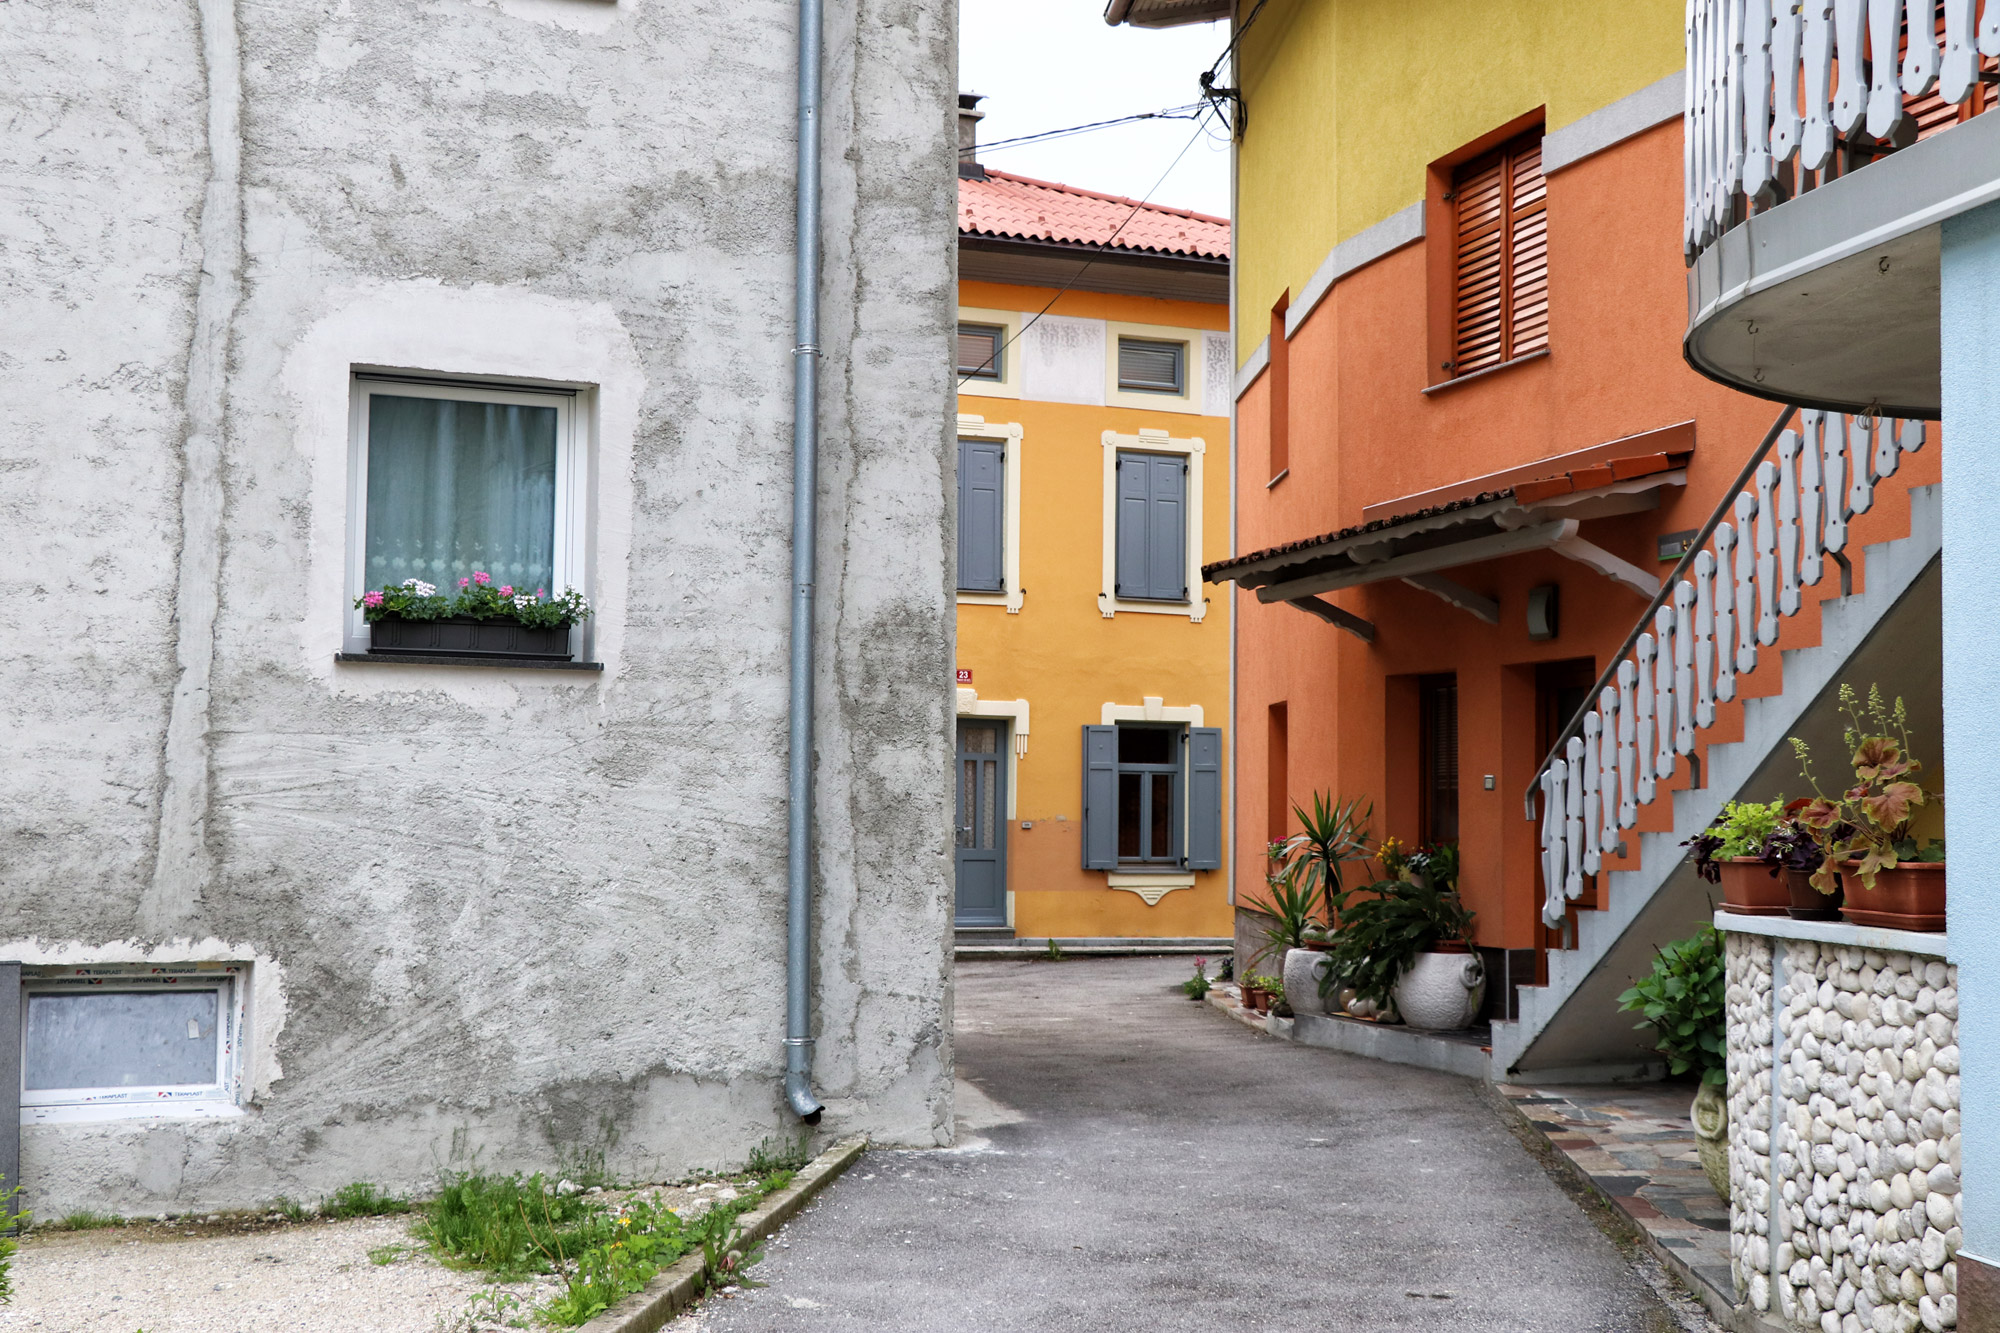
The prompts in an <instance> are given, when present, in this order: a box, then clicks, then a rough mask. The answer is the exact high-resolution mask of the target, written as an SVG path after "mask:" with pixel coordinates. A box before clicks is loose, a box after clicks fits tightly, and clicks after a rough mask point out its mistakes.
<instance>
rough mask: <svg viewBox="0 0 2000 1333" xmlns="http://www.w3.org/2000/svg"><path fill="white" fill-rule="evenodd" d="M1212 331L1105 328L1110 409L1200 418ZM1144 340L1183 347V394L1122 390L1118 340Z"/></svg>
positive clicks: (1135, 326) (1141, 326) (1133, 326)
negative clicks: (1209, 339)
mask: <svg viewBox="0 0 2000 1333" xmlns="http://www.w3.org/2000/svg"><path fill="white" fill-rule="evenodd" d="M1209 332H1211V330H1208V329H1188V328H1175V327H1173V326H1171V325H1166V324H1121V323H1118V322H1117V321H1115V320H1107V321H1106V322H1105V325H1104V351H1105V356H1104V404H1105V406H1106V407H1136V408H1138V409H1140V410H1141V411H1144V412H1186V413H1189V414H1190V415H1193V416H1200V415H1201V414H1202V408H1203V407H1204V405H1205V404H1204V401H1203V392H1202V391H1203V388H1204V378H1205V376H1206V373H1207V361H1208V357H1207V355H1206V353H1205V348H1206V345H1207V344H1206V342H1205V339H1206V337H1207V335H1208V334H1209ZM1120 338H1140V339H1143V340H1145V341H1146V342H1164V343H1180V344H1181V347H1182V355H1181V369H1182V375H1183V383H1182V385H1181V389H1182V392H1180V393H1156V392H1147V391H1145V390H1142V389H1121V388H1119V387H1118V340H1119V339H1120Z"/></svg>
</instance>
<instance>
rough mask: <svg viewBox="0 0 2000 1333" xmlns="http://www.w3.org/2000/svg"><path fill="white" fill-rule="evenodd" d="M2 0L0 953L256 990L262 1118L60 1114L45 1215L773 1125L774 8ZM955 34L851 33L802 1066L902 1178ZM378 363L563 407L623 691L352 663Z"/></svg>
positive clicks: (905, 17) (40, 1185)
mask: <svg viewBox="0 0 2000 1333" xmlns="http://www.w3.org/2000/svg"><path fill="white" fill-rule="evenodd" d="M11 8H12V9H18V10H19V11H20V13H19V14H18V15H12V14H11V11H10V17H16V18H18V19H19V20H22V21H21V22H20V23H18V24H17V26H15V27H13V28H12V29H11V30H9V31H7V32H4V33H0V61H4V63H5V65H6V67H7V68H9V69H10V70H13V71H16V76H17V77H16V85H17V86H16V89H15V91H14V92H13V93H11V94H9V95H8V101H9V102H10V103H13V104H14V107H13V110H14V114H15V117H16V119H15V122H14V131H13V132H12V133H10V134H9V135H7V136H5V139H4V142H0V172H4V173H5V175H6V177H7V178H8V180H9V181H10V182H20V183H21V184H22V186H23V188H22V189H21V190H20V191H19V193H18V195H17V196H16V197H17V198H18V199H19V201H20V202H19V203H18V204H17V205H15V206H13V207H11V208H10V209H9V215H8V217H7V220H6V223H5V231H4V233H0V242H4V244H5V247H6V250H5V257H6V264H7V267H8V270H9V272H10V275H11V278H10V282H9V284H8V286H7V288H6V289H4V295H0V301H4V303H5V307H6V310H7V318H6V319H4V320H0V329H4V332H0V382H4V385H5V387H6V390H7V392H6V394H5V395H4V405H3V406H0V414H4V432H0V434H3V435H4V443H0V506H4V509H0V512H4V513H5V514H7V515H8V520H9V521H8V522H7V524H6V525H5V528H4V530H0V543H4V548H5V551H6V558H5V560H4V570H5V572H4V574H0V578H5V579H6V580H7V581H8V583H9V585H10V587H11V589H12V590H13V591H14V592H15V594H16V598H17V605H19V606H21V607H22V609H23V610H24V611H26V612H27V614H24V615H20V616H18V617H17V618H16V619H14V620H13V621H12V622H11V624H10V626H9V628H7V629H5V630H0V717H4V721H5V725H6V726H7V728H8V734H9V744H8V749H9V753H10V762H9V763H8V764H7V765H5V771H4V773H0V784H4V786H0V791H4V793H5V806H4V810H0V886H4V902H0V957H18V958H21V959H22V960H23V961H24V962H28V963H41V964H47V963H51V962H64V961H82V960H103V961H145V960H147V959H157V958H161V957H166V956H169V955H171V956H175V957H208V958H217V959H221V958H229V959H237V960H249V961H253V963H254V965H255V969H256V973H257V976H256V995H257V1005H258V1008H259V1012H258V1013H257V1014H255V1015H254V1021H253V1031H254V1032H255V1034H256V1036H255V1038H254V1039H253V1045H255V1047H256V1048H255V1049H253V1050H252V1051H251V1060H252V1063H253V1066H255V1077H254V1078H253V1080H252V1081H253V1083H254V1085H255V1087H256V1094H257V1095H256V1099H255V1102H254V1104H253V1105H252V1106H251V1107H250V1110H249V1114H247V1115H245V1116H243V1117H241V1118H237V1119H229V1120H206V1121H164V1122H113V1123H107V1124H99V1125H89V1126H77V1125H40V1126H34V1127H31V1128H30V1129H29V1130H28V1131H27V1132H26V1134H25V1141H24V1154H25V1162H24V1169H23V1170H24V1177H25V1180H26V1183H27V1185H28V1186H29V1188H30V1191H31V1193H32V1195H33V1197H34V1202H35V1206H36V1207H37V1209H38V1210H40V1211H42V1212H44V1213H45V1214H46V1213H47V1212H48V1211H50V1210H51V1209H54V1210H57V1211H60V1210H62V1209H63V1208H66V1207H72V1206H78V1207H80V1206H92V1207H111V1208H115V1209H118V1210H121V1211H128V1212H143V1211H152V1210H159V1209H180V1208H187V1207H204V1208H206V1207H221V1206H231V1205H251V1204H255V1203H259V1202H262V1201H264V1200H268V1199H269V1198H271V1197H272V1196H274V1195H276V1194H280V1193H285V1194H292V1195H295V1196H305V1197H310V1196H312V1195H313V1194H315V1193H317V1192H321V1191H325V1190H329V1189H331V1188H333V1187H335V1186H337V1185H339V1184H341V1183H344V1182H345V1181H348V1180H352V1179H357V1178H367V1179H371V1180H377V1181H381V1182H383V1183H386V1184H391V1185H395V1186H398V1187H414V1186H419V1185H421V1184H422V1183H423V1182H424V1181H425V1180H426V1179H428V1178H430V1177H431V1176H433V1175H434V1174H435V1172H436V1171H437V1170H438V1168H439V1167H440V1166H443V1165H450V1164H453V1163H463V1162H469V1161H472V1160H475V1159H476V1160H478V1161H479V1162H481V1163H482V1164H484V1165H487V1166H493V1167H499V1168H502V1169H506V1168H512V1167H526V1168H533V1167H537V1166H546V1165H551V1164H554V1163H556V1162H557V1161H559V1160H563V1159H566V1158H574V1157H576V1156H578V1155H580V1154H583V1153H586V1152H602V1153H604V1154H605V1155H606V1157H607V1159H608V1161H609V1163H610V1165H611V1167H612V1168H613V1170H614V1171H615V1172H618V1173H620V1174H623V1175H628V1176H660V1175H666V1174H671V1173H674V1172H677V1171H680V1170H683V1169H685V1168H687V1167H690V1166H707V1165H716V1164H720V1163H723V1162H727V1161H730V1160H734V1159H740V1158H741V1157H742V1156H743V1154H744V1153H745V1152H746V1151H747V1150H748V1149H749V1148H750V1147H752V1146H753V1145H755V1144H756V1143H757V1142H758V1141H759V1140H760V1139H762V1138H763V1137H765V1136H766V1135H769V1134H773V1133H779V1132H785V1131H786V1130H788V1128H789V1122H788V1117H787V1115H786V1113H785V1112H784V1111H783V1109H782V1107H781V1105H780V1099H779V1095H778V1079H779V1075H780V1071H781V1066H782V1059H781V1047H780V1039H781V1037H782V1035H783V1034H782V995H783V985H784V961H783V948H782V943H783V928H784V891H783V880H784V854H783V850H784V838H783V833H784V819H785V810H784V799H783V798H784V753H785V723H786V717H785V672H784V667H785V650H786V643H787V615H788V609H789V600H788V598H789V530H790V499H791V495H790V492H791V481H790V476H791V474H790V467H791V459H790V403H791V392H790V368H791V357H790V342H791V337H790V318H791V315H790V311H791V298H792V278H791V260H792V257H791V249H790V246H791V238H792V230H793V226H792V207H793V195H792V175H793V170H792V152H793V148H792V144H793V137H792V136H793V129H792V126H793V104H792V103H793V99H792V50H793V48H792V42H793V23H794V21H795V9H794V7H793V6H791V5H788V4H781V3H729V4H723V3H719V2H717V0H700V2H699V3H696V2H694V0H683V2H680V3H663V2H662V0H497V2H496V3H485V4H481V3H471V2H468V0H444V3H439V4H435V5H431V6H428V7H421V8H412V7H410V6H407V5H400V4H388V3H383V2H382V0H340V3H337V4H333V5H329V6H324V7H319V8H316V9H300V8H298V7H297V6H293V5H284V4H276V3H258V2H256V0H239V3H237V4H235V5H234V7H233V9H232V7H231V6H230V5H229V4H228V3H226V0H198V2H190V3H181V4H171V3H165V2H164V0H131V3H121V4H118V5H111V4H108V3H96V4H92V3H84V4H80V5H70V4H65V5H61V6H56V5H54V4H49V3H44V2H43V0H29V2H28V3H24V4H21V5H17V6H14V7H11ZM954 29H955V13H954V10H953V7H952V6H951V5H950V4H949V3H948V2H947V0H937V2H931V3H896V2H893V0H849V2H847V3H834V4H833V5H831V7H830V14H829V25H828V34H827V36H828V59H827V63H826V85H827V88H826V91H827V107H826V120H825V134H826V141H825V155H824V161H825V172H826V181H827V189H826V207H827V213H826V229H827V243H826V247H825V256H826V263H827V272H826V280H825V286H824V289H823V297H824V300H825V302H826V306H825V311H826V319H825V327H824V330H823V335H822V339H821V342H822V346H823V348H824V351H825V358H824V361H823V363H822V365H823V385H824V390H823V392H824V405H823V412H822V429H823V443H824V450H825V454H824V459H823V468H822V488H821V499H822V505H823V510H822V527H821V537H820V547H819V598H820V612H821V614H820V636H819V641H820V652H819V665H818V678H817V679H818V689H819V707H818V710H817V727H818V735H817V749H818V784H817V785H818V792H819V809H818V822H817V828H816V848H817V860H816V865H815V870H816V876H817V882H818V885H819V894H820V897H819V910H818V916H817V930H818V938H817V948H816V955H815V958H816V968H815V977H814V982H815V996H816V1006H817V1010H816V1015H817V1016H816V1029H817V1036H818V1040H819V1046H818V1070H819V1072H818V1086H819V1089H820V1092H821V1095H822V1097H823V1098H824V1099H825V1100H826V1101H827V1103H828V1108H829V1109H828V1114H827V1117H826V1121H825V1124H824V1125H823V1127H822V1128H823V1130H824V1131H826V1132H831V1133H851V1132H866V1133H869V1134H871V1135H873V1136H874V1137H875V1138H876V1139H877V1140H878V1141H883V1142H889V1143H905V1144H930V1143H935V1142H943V1141H946V1140H947V1139H948V1136H949V1129H950V1114H949V1098H950V1086H951V1043H950V1012H949V1000H948V986H947V979H948V969H949V967H950V963H949V956H948V949H947V946H946V940H947V935H948V930H949V924H948V919H949V883H950V878H949V869H950V861H949V857H948V854H947V839H948V833H949V825H950V810H949V788H948V785H947V781H948V769H949V739H948V738H949V728H948V726H947V720H948V717H949V707H950V703H949V690H950V685H949V683H948V682H949V679H950V672H949V668H950V666H951V664H952V651H951V646H952V642H953V618H952V597H951V589H950V584H949V578H950V568H949V559H948V555H947V551H948V537H949V535H950V533H949V527H950V516H949V510H948V504H947V488H948V485H949V482H950V476H951V467H952V455H951V454H950V453H949V452H948V448H947V446H948V427H947V423H948V422H949V421H950V416H949V410H950V409H949V407H948V404H949V402H950V392H951V384H950V379H949V366H948V363H947V361H946V359H945V349H946V347H947V346H948V345H949V343H948V337H947V331H948V329H949V327H950V321H951V319H952V317H953V310H954V300H955V297H954V294H953V278H952V240H953V231H952V214H953V209H954V200H955V196H954V194H953V184H954V177H953V171H952V161H953V158H952V154H951V147H950V145H951V143H952V137H951V124H952V121H951V116H952V107H953V101H952V93H953V92H954V88H953V86H952V85H953V79H954V70H955V66H956V59H955V52H954V47H953V43H954V40H955V37H954ZM232 40H233V41H234V42H235V44H236V46H235V57H236V58H235V59H234V61H233V62H232V61H231V59H230V55H231V42H232ZM79 78H81V79H82V84H81V87H79V84H78V80H79ZM239 92H240V100H239V98H238V96H237V95H236V94H238V93H239ZM30 122H32V123H30ZM24 125H27V127H28V128H29V129H30V130H32V133H23V132H21V131H22V127H23V126H24ZM233 159H234V160H233ZM236 161H240V167H236V166H235V163H236ZM232 168H235V169H232ZM205 200H206V208H205V207H204V201H205ZM204 275H205V276H204ZM357 364H359V365H386V366H393V367H396V368H405V369H411V370H421V371H429V372H434V373H442V374H451V375H465V376H479V375H500V376H518V377H524V378H540V379H547V380H551V381H559V382H568V383H577V384H581V385H584V386H586V390H587V391H586V392H585V393H584V394H583V395H582V396H581V397H580V398H579V400H578V402H579V404H580V405H581V410H583V411H584V412H586V413H587V414H589V415H590V418H591V420H592V421H593V423H594V425H593V431H594V440H593V444H592V470H591V474H590V485H589V487H588V492H589V496H588V507H589V515H590V517H589V528H590V542H591V559H590V562H589V565H590V578H591V588H590V591H591V594H592V596H593V600H594V601H595V602H596V604H597V606H598V609H599V619H598V621H597V622H596V624H595V625H594V626H593V629H592V635H593V642H594V644H595V648H596V653H597V655H598V656H599V657H600V658H601V659H602V660H603V661H604V662H605V665H606V670H605V671H604V672H603V673H602V676H601V677H593V676H588V675H584V674H582V673H530V672H514V671H501V672H494V671H486V672H481V671H479V670H477V669H472V668H424V667H394V668H385V667H379V666H372V665H336V664H335V662H334V660H333V654H334V652H335V651H336V650H337V649H338V648H339V646H340V643H339V632H340V615H339V612H340V609H341V606H342V604H343V603H344V600H345V598H346V597H347V596H348V595H349V594H348V592H347V590H346V587H345V584H344V582H343V581H342V574H343V570H344V562H345V549H346V540H347V533H346V522H347V519H346V512H345V509H346V504H347V496H346V493H345V490H344V477H345V469H346V462H345V458H346V454H345V449H346V433H347V424H346V423H347V412H348V402H347V394H348V388H347V384H348V372H349V369H350V368H351V367H352V366H354V365H357ZM205 376H206V378H205ZM205 403H206V404H207V406H205V405H204V404H205ZM205 413H206V416H205V415H204V414H205ZM211 618H212V622H213V628H212V631H211V630H210V629H209V621H210V619H211Z"/></svg>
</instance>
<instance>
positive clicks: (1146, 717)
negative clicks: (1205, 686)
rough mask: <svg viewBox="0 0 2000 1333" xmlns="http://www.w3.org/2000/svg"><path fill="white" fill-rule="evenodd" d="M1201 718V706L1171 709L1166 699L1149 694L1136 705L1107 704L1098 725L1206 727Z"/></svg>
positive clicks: (1099, 717)
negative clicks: (1135, 723) (1146, 724)
mask: <svg viewBox="0 0 2000 1333" xmlns="http://www.w3.org/2000/svg"><path fill="white" fill-rule="evenodd" d="M1201 717H1202V713H1201V705H1200V704H1189V705H1188V706H1187V707H1185V708H1169V707H1167V701H1166V700H1165V699H1163V698H1161V697H1160V696H1159V695H1157V694H1148V695H1146V696H1145V697H1144V699H1143V700H1142V701H1141V702H1140V703H1138V704H1136V705H1134V704H1112V703H1108V704H1105V705H1104V707H1103V709H1102V710H1101V712H1100V713H1099V716H1098V725H1099V726H1103V727H1115V726H1117V725H1118V724H1119V723H1120V722H1185V723H1187V724H1188V725H1189V726H1191V727H1199V726H1203V725H1205V724H1204V723H1203V722H1202V720H1201Z"/></svg>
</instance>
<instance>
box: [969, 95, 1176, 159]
mask: <svg viewBox="0 0 2000 1333" xmlns="http://www.w3.org/2000/svg"><path fill="white" fill-rule="evenodd" d="M1207 109H1208V103H1207V102H1206V101H1200V102H1189V103H1188V104H1187V105H1185V106H1170V107H1166V108H1164V109H1162V110H1159V111H1141V112H1140V113H1138V114H1137V115H1133V116H1120V117H1118V118H1117V119H1116V120H1094V121H1091V122H1090V123H1089V124H1088V125H1071V126H1068V127H1066V128H1064V129H1060V130H1042V131H1039V132H1038V133H1035V134H1021V135H1016V136H1015V137H1014V138H1012V139H995V140H993V141H992V142H991V143H982V144H975V145H974V146H973V147H971V148H961V149H959V150H958V152H959V156H960V157H965V156H967V155H969V154H973V153H990V152H992V151H994V150H995V149H997V148H1017V147H1019V146H1020V145H1022V144H1030V143H1047V142H1048V141H1050V140H1052V139H1067V138H1069V137H1070V136H1071V135H1075V134H1086V133H1088V132H1090V131H1091V130H1102V129H1109V128H1111V127H1112V126H1114V125H1131V124H1134V123H1136V122H1138V121H1142V120H1198V119H1200V117H1201V113H1202V112H1203V111H1205V110H1207Z"/></svg>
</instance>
